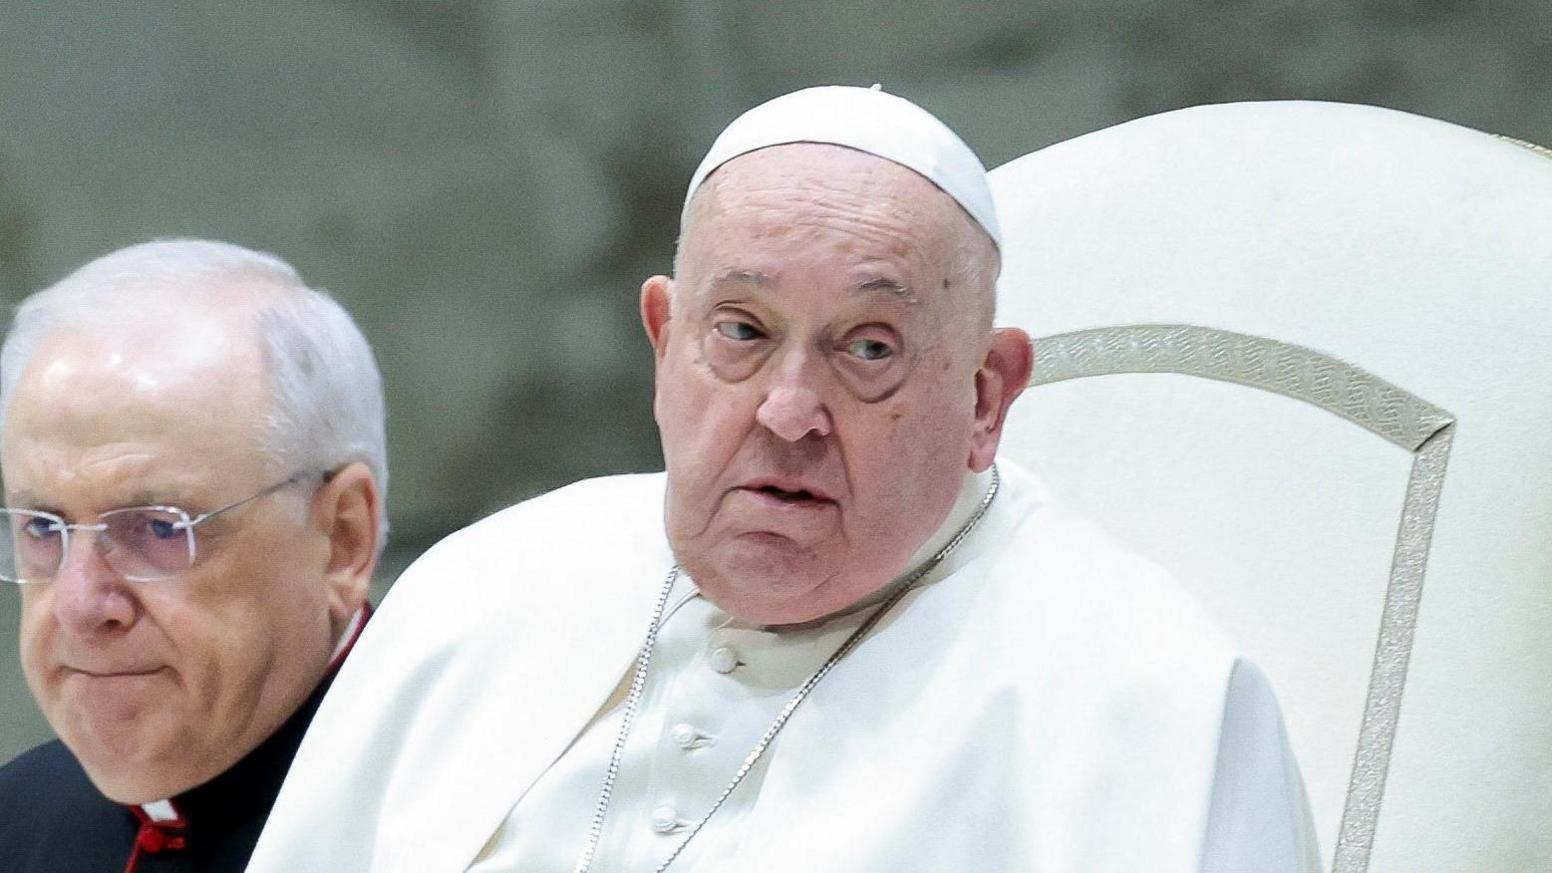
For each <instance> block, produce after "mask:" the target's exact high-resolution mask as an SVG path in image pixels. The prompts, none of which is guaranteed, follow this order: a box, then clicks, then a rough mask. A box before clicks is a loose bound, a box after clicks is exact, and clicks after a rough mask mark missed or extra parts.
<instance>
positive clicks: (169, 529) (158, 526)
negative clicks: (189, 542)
mask: <svg viewBox="0 0 1552 873" xmlns="http://www.w3.org/2000/svg"><path fill="white" fill-rule="evenodd" d="M145 526H146V529H147V530H149V531H150V532H151V536H154V537H156V538H157V539H159V540H167V539H172V538H173V537H176V536H181V535H182V531H183V525H181V524H179V523H178V521H177V519H171V518H150V519H147V520H146V523H145Z"/></svg>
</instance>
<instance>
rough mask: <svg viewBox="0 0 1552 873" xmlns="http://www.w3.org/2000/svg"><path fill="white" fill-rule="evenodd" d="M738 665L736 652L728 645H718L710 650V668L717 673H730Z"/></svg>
mask: <svg viewBox="0 0 1552 873" xmlns="http://www.w3.org/2000/svg"><path fill="white" fill-rule="evenodd" d="M737 666H738V653H737V652H735V651H733V649H732V647H730V646H718V647H717V648H715V649H712V650H711V669H713V670H716V671H717V672H718V673H731V672H733V668H734V667H737Z"/></svg>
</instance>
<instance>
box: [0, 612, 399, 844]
mask: <svg viewBox="0 0 1552 873" xmlns="http://www.w3.org/2000/svg"><path fill="white" fill-rule="evenodd" d="M371 614H372V608H371V607H370V606H362V607H361V611H360V612H359V613H357V614H356V616H355V618H353V619H352V620H351V623H350V626H349V627H348V628H347V629H346V632H345V640H344V641H343V642H342V643H341V644H340V646H339V648H338V650H337V651H336V653H335V655H334V657H333V658H332V659H331V660H330V662H329V667H328V669H327V670H326V671H325V673H324V677H323V680H322V681H321V682H319V683H318V687H317V688H316V689H315V690H314V691H313V693H312V696H311V697H309V698H307V700H306V701H305V702H303V703H302V705H301V706H300V707H298V708H297V710H296V712H294V713H292V715H291V717H290V718H289V719H287V720H286V721H285V722H284V723H282V724H281V726H280V728H279V729H278V730H276V731H275V732H274V733H273V734H271V735H270V737H269V739H267V740H265V741H264V742H262V743H260V744H259V746H258V747H257V748H255V749H254V750H253V751H252V752H249V753H248V755H247V757H245V758H243V759H242V760H240V761H238V762H237V763H236V764H233V765H232V767H231V768H230V769H228V770H227V771H226V772H225V773H222V774H221V775H219V776H217V777H215V778H214V779H211V780H210V781H209V782H206V783H204V784H203V785H198V786H195V787H194V788H191V789H189V790H188V791H185V792H184V793H182V794H180V795H178V796H177V797H174V798H171V799H170V800H168V801H163V802H158V803H152V804H146V805H144V806H123V805H121V804H117V803H114V802H113V801H111V800H109V799H108V798H106V797H103V796H102V794H101V793H99V792H98V791H97V788H96V786H94V785H92V783H91V780H89V779H87V778H86V771H85V770H83V769H81V765H80V763H78V762H77V761H76V759H75V756H74V755H72V754H70V750H69V749H67V748H65V746H64V744H63V743H61V742H59V741H58V740H55V741H53V742H50V743H44V744H43V745H41V746H38V747H37V748H35V749H32V750H30V751H27V752H23V753H22V754H21V755H18V756H17V757H16V758H15V760H13V761H11V762H10V763H9V764H6V765H5V766H4V767H0V873H227V871H231V873H241V871H242V869H243V868H244V867H246V866H247V864H248V856H249V855H252V854H253V847H254V845H255V844H257V843H258V841H259V832H260V831H262V830H264V822H265V820H266V819H268V818H269V810H270V807H272V806H274V805H275V796H276V795H277V794H279V793H280V784H281V783H282V782H284V781H285V778H286V771H287V770H289V769H290V768H291V759H292V758H295V757H296V750H297V747H298V746H300V745H301V743H302V735H303V734H305V733H307V726H308V725H309V724H311V723H312V720H313V715H314V714H315V713H317V711H318V704H320V703H322V702H323V695H324V694H325V693H327V692H328V690H329V683H330V682H332V681H333V679H334V674H335V672H336V671H337V670H338V669H339V665H340V663H341V662H342V661H343V660H344V659H345V656H346V655H347V654H348V653H349V652H350V649H351V648H352V647H353V646H354V645H355V642H356V638H357V637H358V636H360V634H361V629H362V627H363V626H364V625H365V623H366V620H367V618H368V617H369V616H370V615H371Z"/></svg>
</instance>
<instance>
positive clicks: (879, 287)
mask: <svg viewBox="0 0 1552 873" xmlns="http://www.w3.org/2000/svg"><path fill="white" fill-rule="evenodd" d="M857 290H858V291H860V292H863V293H872V292H874V291H883V292H885V293H888V294H893V295H894V296H896V297H898V298H900V299H901V300H904V301H905V302H906V303H915V302H916V295H915V293H913V292H912V291H911V289H910V288H909V287H907V286H905V285H903V284H901V283H900V282H896V281H895V280H893V279H886V278H883V277H879V278H877V279H869V280H868V281H866V282H859V283H857Z"/></svg>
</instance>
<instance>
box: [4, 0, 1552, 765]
mask: <svg viewBox="0 0 1552 873" xmlns="http://www.w3.org/2000/svg"><path fill="white" fill-rule="evenodd" d="M873 82H882V83H883V84H884V86H885V87H886V88H887V89H888V90H891V91H894V92H896V93H899V94H902V95H904V96H907V97H910V98H911V99H914V100H916V101H917V102H919V103H921V104H922V105H924V106H926V107H927V108H928V109H930V110H932V111H933V112H935V113H937V114H938V115H939V116H941V117H942V118H943V119H944V120H946V121H947V122H948V123H949V124H950V125H951V126H953V127H954V128H956V129H957V130H958V131H959V132H960V134H961V135H962V136H963V137H964V138H965V139H966V141H968V142H969V143H970V144H971V146H972V147H974V148H976V149H977V150H978V151H979V152H980V154H981V156H982V158H983V160H985V162H986V164H987V166H988V167H993V166H996V165H998V164H1001V163H1003V162H1005V161H1008V160H1010V159H1012V158H1015V157H1017V156H1019V155H1022V154H1024V153H1026V152H1028V151H1032V150H1034V149H1036V148H1039V147H1041V146H1045V145H1048V144H1050V143H1053V142H1056V141H1059V140H1062V139H1066V138H1069V137H1072V136H1076V135H1078V134H1081V133H1085V132H1088V131H1091V130H1095V129H1098V128H1100V127H1104V126H1107V125H1111V124H1115V123H1118V122H1121V121H1125V120H1128V119H1131V118H1136V117H1138V116H1142V115H1147V114H1151V113H1154V112H1161V111H1165V110H1169V109H1174V108H1178V107H1181V106H1188V105H1192V104H1198V103H1206V102H1221V101H1228V100H1245V99H1272V98H1314V99H1323V100H1342V101H1350V102H1360V103H1374V104H1379V105H1383V106H1389V107H1393V108H1397V109H1404V110H1408V111H1412V112H1417V113H1421V114H1425V115H1431V116H1434V117H1438V118H1443V119H1446V120H1449V121H1454V122H1457V123H1460V124H1465V125H1468V126H1471V127H1476V128H1480V129H1483V130H1487V131H1490V132H1495V133H1503V134H1508V135H1512V136H1515V137H1518V138H1521V139H1526V140H1531V141H1536V142H1542V143H1548V142H1552V99H1549V97H1548V95H1549V94H1552V3H1548V2H1547V0H1504V2H1498V3H1489V2H1464V0H1412V2H1403V0H1342V2H1339V0H1311V2H1307V3H1301V4H1285V3H1281V2H1278V0H1195V2H1185V0H1090V2H1047V3H1035V2H1013V0H983V2H974V0H959V2H924V0H910V2H904V0H828V2H808V3H803V2H797V0H764V2H752V0H745V2H737V0H700V2H696V0H564V2H563V0H488V2H434V0H314V2H306V3H301V2H253V0H203V2H173V0H163V2H154V0H144V2H118V3H106V2H95V3H87V2H68V0H47V2H45V0H5V2H4V3H0V296H3V298H4V303H5V308H6V310H7V311H8V310H9V309H10V307H11V306H12V305H14V303H15V302H16V301H17V300H19V299H20V298H21V297H22V296H24V295H26V294H27V293H29V292H31V291H34V290H37V289H38V288H40V287H43V286H44V285H47V284H49V283H50V282H52V281H54V280H55V279H57V278H59V277H61V276H62V275H64V274H65V273H67V272H69V271H70V270H71V269H73V268H74V267H76V266H79V265H80V264H82V263H84V262H85V261H87V260H89V259H91V258H94V257H96V256H98V255H101V254H104V253H106V252H108V251H111V250H113V249H115V248H118V247H120V246H124V245H128V244H131V243H135V242H140V241H144V240H147V239H152V238H156V237H166V236H202V237H213V238H217V239H225V240H231V241H234V242H238V243H242V244H244V245H248V246H252V247H256V248H261V249H267V250H270V251H274V252H276V253H278V254H280V255H282V256H283V257H285V258H287V259H288V260H290V261H291V262H292V263H294V264H295V265H296V266H297V268H298V269H299V270H300V271H301V272H302V274H303V276H304V277H305V278H307V279H308V281H309V282H311V283H312V284H314V285H318V286H322V287H324V288H327V289H329V290H330V291H332V292H334V294H335V295H337V296H338V297H339V298H340V299H341V301H342V302H343V303H344V304H345V305H346V306H347V308H349V309H350V310H351V311H352V312H353V313H354V314H355V315H356V318H357V319H358V320H359V322H360V324H361V326H362V329H363V330H364V331H365V332H366V334H367V336H368V338H369V339H370V340H371V341H372V343H373V345H374V347H375V348H376V350H377V354H378V358H379V361H380V362H381V365H382V370H383V376H384V379H385V381H386V384H387V391H388V401H389V407H390V412H389V450H390V458H391V466H392V472H393V478H392V483H391V489H390V500H389V508H390V511H391V514H392V519H393V527H394V539H393V543H392V545H391V548H390V551H389V553H388V555H387V559H386V561H385V566H384V568H383V570H382V572H381V573H380V578H379V580H378V585H377V589H378V593H379V594H381V593H382V591H383V590H385V589H386V587H387V585H388V583H389V582H391V580H392V579H393V577H394V576H395V575H396V574H397V572H398V571H399V570H400V569H402V568H403V566H404V565H405V564H407V563H408V562H409V561H410V560H411V559H413V558H414V556H415V555H417V554H419V553H420V552H421V551H422V550H424V549H425V548H426V547H427V546H429V545H430V544H431V543H433V542H435V541H436V540H437V539H438V538H440V537H441V536H443V535H444V534H446V533H448V532H449V531H452V530H454V529H455V528H458V527H460V526H462V525H464V524H466V523H468V522H470V521H472V520H474V519H476V518H478V517H480V516H482V515H484V514H486V513H488V512H490V511H492V510H494V509H496V508H499V507H501V506H504V505H506V504H509V503H511V502H513V501H516V500H520V499H522V498H524V497H527V496H530V495H533V494H536V493H538V492H541V491H544V490H547V489H549V488H551V487H554V486H556V485H560V484H563V483H565V482H568V481H571V480H574V479H577V478H580V477H584V476H590V475H597V474H600V473H609V472H617V471H624V470H642V469H652V468H655V467H656V466H657V465H658V463H659V454H658V448H657V443H656V436H655V431H654V429H653V425H652V421H651V417H650V364H649V356H648V354H647V348H646V344H645V342H644V341H643V339H642V338H641V335H640V329H639V327H638V324H637V318H636V291H637V288H638V286H639V284H640V282H641V280H642V279H643V278H645V277H646V276H648V275H650V274H652V273H657V272H667V271H668V269H669V265H670V262H671V259H672V253H673V252H672V247H673V240H674V236H675V233H676V231H677V225H678V208H679V202H680V197H681V195H682V192H683V188H684V185H685V183H686V181H687V180H688V178H689V174H690V171H691V170H692V169H693V167H694V164H695V163H696V161H697V160H698V159H699V157H700V155H701V153H702V152H703V151H704V150H705V149H706V147H707V146H708V145H709V144H710V142H711V140H712V138H713V137H714V136H715V135H716V133H717V131H718V130H719V129H720V127H721V126H722V125H723V124H725V123H726V122H727V121H729V120H730V119H731V118H732V117H733V116H735V115H736V114H737V113H738V112H739V111H741V110H742V109H744V108H747V107H749V106H751V105H753V104H755V103H757V102H759V101H761V100H763V99H765V98H767V97H770V96H774V95H775V94H778V93H781V92H783V91H787V90H791V89H794V88H798V87H802V86H806V85H812V84H821V83H849V84H862V85H866V84H871V83H873ZM1405 159H1406V156H1405V155H1397V160H1405ZM16 607H17V595H16V592H15V591H14V590H0V648H3V652H4V654H3V655H0V761H3V760H5V759H8V758H10V757H11V756H12V755H14V754H16V753H17V752H19V751H21V750H23V749H25V748H27V747H28V746H30V745H32V744H34V743H36V742H38V741H41V740H42V739H45V738H46V737H47V736H48V735H49V734H48V729H47V727H46V725H44V724H43V722H42V720H41V718H40V717H39V716H38V715H37V712H36V709H35V708H34V706H33V704H32V702H31V699H30V698H29V697H28V695H27V692H26V689H25V687H24V685H23V684H22V681H21V677H20V672H19V669H18V666H17V662H16V654H15V653H16V639H15V634H16V630H15V629H16Z"/></svg>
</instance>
